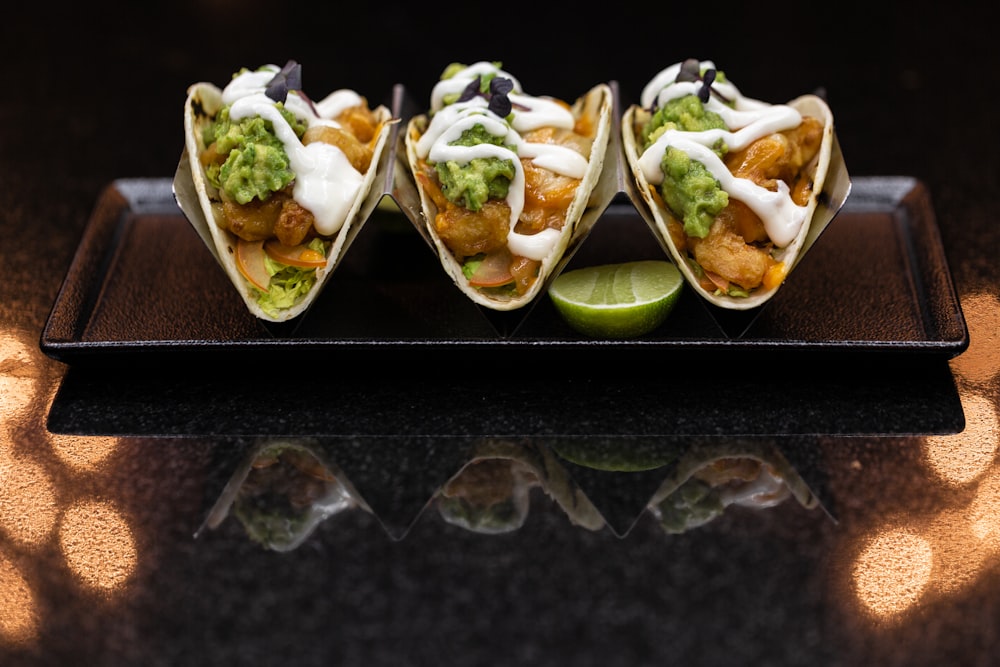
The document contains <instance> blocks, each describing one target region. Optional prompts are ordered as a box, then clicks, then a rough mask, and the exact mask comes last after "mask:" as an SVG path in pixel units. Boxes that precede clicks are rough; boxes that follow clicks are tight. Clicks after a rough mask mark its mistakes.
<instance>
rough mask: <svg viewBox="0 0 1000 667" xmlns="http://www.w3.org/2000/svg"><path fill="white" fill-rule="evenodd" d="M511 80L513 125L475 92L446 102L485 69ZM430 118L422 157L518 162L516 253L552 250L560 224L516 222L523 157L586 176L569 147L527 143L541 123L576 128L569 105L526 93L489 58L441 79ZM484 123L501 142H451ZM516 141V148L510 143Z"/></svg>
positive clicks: (511, 191) (510, 196)
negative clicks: (525, 228) (534, 228)
mask: <svg viewBox="0 0 1000 667" xmlns="http://www.w3.org/2000/svg"><path fill="white" fill-rule="evenodd" d="M493 73H495V74H496V75H497V77H504V78H507V79H510V81H511V82H512V83H513V84H514V88H513V90H512V91H511V92H510V94H509V95H508V98H509V99H510V101H511V103H512V104H513V120H512V122H511V123H510V124H508V123H507V121H506V120H505V119H503V118H501V117H499V116H497V115H496V114H495V113H493V112H492V111H490V110H489V108H488V102H487V101H486V100H485V99H483V98H482V97H479V96H476V97H473V98H472V99H471V100H469V101H467V102H455V103H453V104H450V105H448V106H444V102H443V100H444V98H445V97H446V96H448V95H452V94H460V93H461V92H462V91H464V90H465V89H466V87H467V86H468V85H469V84H470V83H471V82H472V81H473V80H475V79H476V78H477V77H478V76H480V75H483V74H493ZM431 110H432V112H433V116H432V118H431V122H430V124H429V126H428V127H427V130H426V131H425V132H424V134H423V136H421V137H420V139H419V141H418V142H417V146H416V152H417V155H418V156H419V157H420V158H421V159H425V160H428V161H429V162H432V163H436V162H441V161H447V160H453V161H455V162H457V163H458V164H468V162H469V161H471V160H473V159H474V158H484V157H498V158H500V159H509V160H511V161H513V163H514V178H513V179H512V180H511V183H510V187H509V188H508V190H507V198H506V201H507V204H508V206H510V230H509V231H508V234H507V245H508V247H509V248H510V251H511V252H512V253H514V254H515V255H520V256H522V257H527V258H528V259H534V260H539V261H540V260H543V259H545V257H547V256H548V255H549V253H550V252H551V251H552V249H553V248H554V247H555V245H556V243H557V242H558V241H559V237H560V235H561V234H562V232H561V231H560V230H558V229H551V228H549V229H543V230H542V231H540V232H538V233H536V234H519V233H517V232H515V231H514V225H516V224H517V221H518V219H519V218H520V217H521V211H523V210H524V168H523V167H522V166H521V160H520V158H531V159H533V160H534V163H535V164H536V165H538V166H539V167H543V168H545V169H548V170H549V171H552V172H555V173H557V174H561V175H564V176H568V177H571V178H583V176H584V174H585V173H586V171H587V164H588V162H587V159H586V158H585V157H583V156H582V155H580V154H579V153H577V152H576V151H574V150H572V149H570V148H567V147H565V146H558V145H555V144H543V143H534V142H528V141H525V140H524V139H523V137H522V136H521V134H522V133H527V132H530V131H531V130H535V129H538V128H540V127H558V128H562V129H568V130H572V129H573V127H574V125H575V123H576V120H575V118H574V117H573V114H572V112H570V111H569V110H568V109H567V108H566V107H565V106H563V105H561V104H559V103H558V102H556V101H555V100H552V99H550V98H544V97H533V96H531V95H525V94H524V93H523V92H522V91H521V84H520V83H519V82H518V80H517V79H515V78H514V77H513V76H511V75H510V74H508V73H507V72H505V71H503V70H501V69H498V68H497V67H496V65H494V64H493V63H489V62H478V63H475V64H473V65H469V66H468V67H466V68H465V69H463V70H461V71H459V72H458V73H456V74H455V75H454V76H452V77H451V78H448V79H444V80H442V81H439V82H438V83H437V84H436V85H435V86H434V89H433V90H432V91H431ZM477 124H479V125H482V126H483V127H484V128H485V129H486V131H487V132H489V133H490V134H492V135H495V136H498V137H501V138H502V139H503V143H504V145H503V146H495V145H492V144H479V145H477V146H449V145H448V144H449V143H450V142H452V141H455V140H457V139H458V138H459V137H460V136H461V135H462V132H464V131H465V130H467V129H470V128H471V127H473V126H475V125H477ZM507 146H513V147H514V150H511V149H509V148H507Z"/></svg>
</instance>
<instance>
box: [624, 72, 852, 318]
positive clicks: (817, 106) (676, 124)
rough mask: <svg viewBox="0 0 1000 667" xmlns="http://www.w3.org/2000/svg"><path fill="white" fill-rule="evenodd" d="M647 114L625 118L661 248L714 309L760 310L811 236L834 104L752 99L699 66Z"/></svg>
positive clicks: (651, 97)
mask: <svg viewBox="0 0 1000 667" xmlns="http://www.w3.org/2000/svg"><path fill="white" fill-rule="evenodd" d="M640 102H641V105H635V104H634V105H632V106H630V107H629V108H628V109H626V110H625V113H624V114H622V128H621V129H622V144H623V148H624V151H625V157H626V162H627V163H628V165H629V169H630V171H631V175H632V178H633V179H634V182H635V184H636V186H637V189H638V191H639V193H640V194H641V196H642V198H643V200H644V201H645V203H646V204H647V205H648V207H649V209H650V213H651V214H652V218H653V221H654V222H655V229H656V232H657V234H658V235H659V236H660V239H661V241H662V243H663V245H664V246H666V248H667V249H668V250H669V252H670V254H671V256H672V257H673V260H674V262H675V263H676V264H677V265H678V267H679V268H680V270H681V272H682V273H683V274H684V276H685V279H686V280H687V282H688V283H689V284H690V285H691V286H692V287H693V288H694V289H695V290H696V291H697V292H698V293H699V294H700V295H701V296H702V297H704V298H705V299H706V300H707V301H709V302H710V303H712V304H714V305H716V306H719V307H722V308H727V309H732V310H747V309H751V308H755V307H757V306H760V305H762V304H763V303H765V302H766V301H768V300H769V299H770V298H771V297H773V296H774V294H775V292H776V291H777V290H778V288H779V287H780V286H781V285H782V284H783V283H784V281H785V279H786V277H787V276H788V274H789V273H790V272H791V271H792V269H793V268H794V267H795V265H796V263H797V262H798V261H799V260H800V259H801V253H802V252H803V248H804V247H805V244H806V239H807V237H808V235H809V227H810V222H811V221H812V219H813V215H814V213H815V211H816V207H817V204H818V197H819V194H820V192H822V190H823V184H824V180H825V179H826V175H827V170H828V168H829V164H830V159H831V154H832V150H833V141H834V137H833V115H832V113H831V112H830V109H829V107H828V106H827V104H826V102H824V101H823V100H822V99H821V98H820V97H818V96H816V95H803V96H801V97H798V98H796V99H794V100H792V101H790V102H789V103H788V104H768V103H766V102H761V101H759V100H754V99H751V98H747V97H744V96H743V95H742V94H741V93H740V91H739V90H738V89H737V88H736V86H734V85H733V84H732V83H731V82H730V81H728V80H727V79H726V77H725V75H724V74H723V73H722V72H720V71H718V70H717V69H716V68H715V65H714V64H713V63H712V62H711V61H707V60H706V61H701V62H699V61H698V60H695V59H689V60H685V61H684V62H681V63H676V64H674V65H671V66H670V67H667V68H666V69H664V70H662V71H661V72H660V73H658V74H657V75H656V76H655V77H653V79H652V80H651V81H650V82H649V83H648V84H647V85H646V86H645V87H644V88H643V90H642V93H641V97H640Z"/></svg>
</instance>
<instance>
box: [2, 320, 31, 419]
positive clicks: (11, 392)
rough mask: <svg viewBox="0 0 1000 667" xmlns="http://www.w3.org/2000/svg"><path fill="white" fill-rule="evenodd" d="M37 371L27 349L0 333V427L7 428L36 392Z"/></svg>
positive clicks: (6, 333) (24, 345)
mask: <svg viewBox="0 0 1000 667" xmlns="http://www.w3.org/2000/svg"><path fill="white" fill-rule="evenodd" d="M38 380H39V371H38V367H37V365H36V364H35V363H34V362H33V360H32V351H31V348H29V347H28V345H27V344H26V343H24V342H22V341H21V340H18V339H17V338H14V337H13V335H12V334H11V333H10V332H0V426H2V427H4V428H10V427H12V426H13V425H14V423H15V420H16V419H17V418H19V417H20V416H21V413H22V411H23V410H24V408H25V407H27V406H28V404H29V403H30V402H31V399H32V398H33V397H34V394H35V392H36V391H37V385H38Z"/></svg>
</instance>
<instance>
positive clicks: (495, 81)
mask: <svg viewBox="0 0 1000 667" xmlns="http://www.w3.org/2000/svg"><path fill="white" fill-rule="evenodd" d="M485 84H486V82H485V81H483V79H482V77H478V76H477V77H476V78H475V79H474V80H473V81H471V82H469V85H467V86H466V87H465V90H463V91H462V94H461V95H460V96H459V98H458V101H459V102H468V101H469V100H471V99H472V98H473V97H476V96H479V97H482V98H483V99H485V100H487V101H488V102H489V107H488V108H489V110H490V111H492V112H493V113H495V114H496V115H498V116H500V117H501V118H506V117H507V115H508V114H509V113H510V112H511V108H512V105H511V101H510V98H509V97H508V94H509V93H510V91H512V90H514V82H513V81H511V80H510V79H507V78H504V77H492V78H491V79H489V85H488V86H486V85H485Z"/></svg>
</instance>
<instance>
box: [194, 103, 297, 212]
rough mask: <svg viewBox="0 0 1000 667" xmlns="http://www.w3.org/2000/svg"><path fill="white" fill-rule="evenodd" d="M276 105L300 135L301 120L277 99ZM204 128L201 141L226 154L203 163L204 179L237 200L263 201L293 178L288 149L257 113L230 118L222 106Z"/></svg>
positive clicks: (217, 151) (269, 123)
mask: <svg viewBox="0 0 1000 667" xmlns="http://www.w3.org/2000/svg"><path fill="white" fill-rule="evenodd" d="M276 106H277V108H278V110H279V111H280V112H281V115H282V116H283V117H284V118H285V120H286V121H287V122H288V124H289V125H290V126H291V127H292V129H293V130H294V131H295V134H296V135H297V136H299V137H301V136H302V135H303V134H304V133H305V131H306V123H305V121H303V120H301V119H299V118H297V117H296V116H295V115H294V114H292V113H291V112H290V111H288V110H287V109H285V107H284V105H283V104H281V103H280V102H279V103H277V104H276ZM205 132H206V133H205V144H206V145H209V146H211V145H212V144H214V150H215V153H216V154H218V155H219V156H226V157H225V161H223V162H221V163H215V162H213V163H210V164H208V165H206V168H205V173H206V176H207V178H208V181H209V182H210V183H211V184H212V185H214V186H215V187H217V188H219V189H221V190H223V191H224V192H225V193H226V194H227V195H229V197H230V198H232V199H233V200H235V201H237V202H239V203H240V204H246V203H247V202H249V201H251V200H252V199H254V198H256V199H259V200H261V201H264V200H266V199H267V198H268V197H270V196H271V193H273V192H277V191H278V190H282V189H283V188H285V187H286V186H288V184H289V183H291V182H292V181H293V180H295V173H294V172H293V171H292V170H291V167H290V164H289V158H288V153H287V152H286V151H285V147H284V144H282V143H281V140H280V139H278V137H277V136H276V135H275V134H274V127H273V126H272V124H271V122H270V121H268V120H265V119H263V118H261V117H259V116H249V117H246V118H241V119H240V120H238V121H233V120H232V119H231V118H230V117H229V107H223V108H222V109H221V110H220V111H219V113H218V115H217V116H216V118H215V122H213V123H212V124H211V125H209V126H208V128H207V129H206V131H205Z"/></svg>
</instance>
